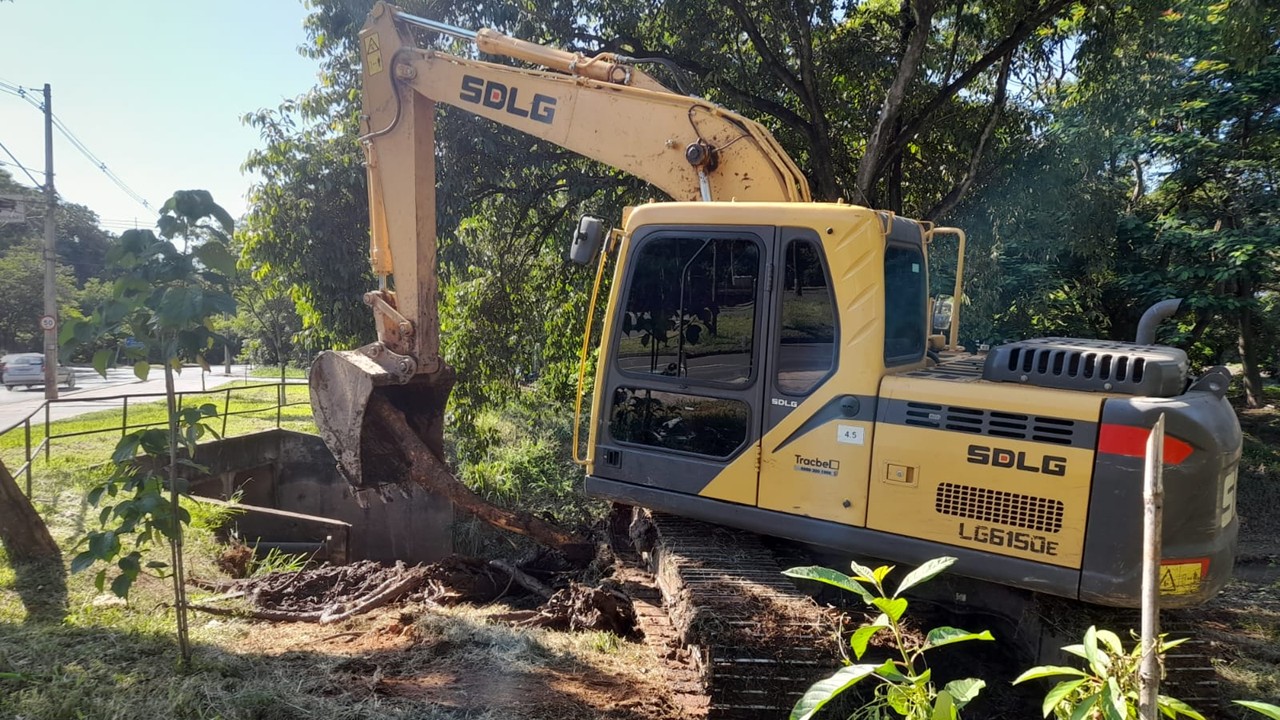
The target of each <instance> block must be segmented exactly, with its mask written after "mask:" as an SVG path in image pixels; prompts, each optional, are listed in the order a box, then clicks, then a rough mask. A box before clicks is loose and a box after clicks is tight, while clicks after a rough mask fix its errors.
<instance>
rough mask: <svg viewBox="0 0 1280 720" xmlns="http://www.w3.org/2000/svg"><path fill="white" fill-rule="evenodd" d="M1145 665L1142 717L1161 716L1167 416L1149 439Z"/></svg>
mask: <svg viewBox="0 0 1280 720" xmlns="http://www.w3.org/2000/svg"><path fill="white" fill-rule="evenodd" d="M1142 502H1143V518H1142V520H1143V522H1142V665H1141V667H1140V668H1139V670H1138V680H1139V691H1138V715H1139V717H1141V718H1142V720H1156V718H1157V717H1158V716H1159V709H1158V706H1157V700H1158V698H1159V695H1160V654H1159V652H1158V645H1159V642H1160V639H1159V635H1160V539H1161V523H1162V520H1163V518H1162V515H1163V512H1164V413H1161V414H1160V416H1159V417H1158V418H1156V424H1155V426H1154V427H1152V428H1151V435H1150V436H1149V437H1148V438H1147V454H1146V462H1145V463H1144V465H1143V472H1142Z"/></svg>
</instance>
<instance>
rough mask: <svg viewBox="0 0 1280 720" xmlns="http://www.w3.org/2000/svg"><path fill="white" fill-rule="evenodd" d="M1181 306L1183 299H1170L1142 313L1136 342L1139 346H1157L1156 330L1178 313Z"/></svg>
mask: <svg viewBox="0 0 1280 720" xmlns="http://www.w3.org/2000/svg"><path fill="white" fill-rule="evenodd" d="M1181 305H1182V298H1170V299H1168V300H1161V301H1160V302H1158V303H1156V304H1155V305H1152V306H1151V307H1149V308H1147V311H1146V312H1144V313H1142V319H1141V320H1139V321H1138V336H1137V337H1136V338H1135V339H1134V342H1136V343H1137V344H1139V345H1155V344H1156V328H1157V327H1159V325H1160V323H1162V322H1164V321H1165V320H1167V319H1169V318H1170V317H1171V316H1172V315H1173V314H1174V313H1176V312H1178V308H1179V307H1181Z"/></svg>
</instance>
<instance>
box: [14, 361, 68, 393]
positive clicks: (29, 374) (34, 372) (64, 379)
mask: <svg viewBox="0 0 1280 720" xmlns="http://www.w3.org/2000/svg"><path fill="white" fill-rule="evenodd" d="M58 384H59V385H66V386H67V388H68V389H70V388H73V387H75V386H76V371H75V370H72V369H71V368H69V367H67V366H65V365H59V366H58ZM19 385H25V386H26V387H29V388H30V387H35V386H37V385H44V355H41V354H40V353H21V354H19V355H6V356H5V357H4V386H5V387H6V388H8V389H10V390H12V389H14V388H15V387H17V386H19Z"/></svg>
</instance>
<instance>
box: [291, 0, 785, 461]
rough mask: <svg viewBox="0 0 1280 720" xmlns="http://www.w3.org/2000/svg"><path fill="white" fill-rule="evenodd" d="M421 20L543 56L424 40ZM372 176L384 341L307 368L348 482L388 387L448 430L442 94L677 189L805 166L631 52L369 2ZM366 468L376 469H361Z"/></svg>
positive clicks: (717, 189) (723, 187)
mask: <svg viewBox="0 0 1280 720" xmlns="http://www.w3.org/2000/svg"><path fill="white" fill-rule="evenodd" d="M421 30H427V31H431V32H436V33H442V34H445V35H448V36H452V37H456V38H461V39H463V40H468V41H472V42H474V43H475V44H476V46H477V47H478V48H479V49H480V50H482V51H484V52H488V53H491V54H496V55H501V56H505V57H508V58H512V59H516V60H521V61H524V62H529V63H535V64H538V65H540V66H542V68H545V69H522V68H517V67H512V66H509V65H502V64H497V63H491V62H485V61H482V60H477V59H472V58H465V57H459V56H455V55H450V54H447V53H443V52H439V51H434V50H427V49H423V48H421V47H419V45H418V43H417V40H416V37H415V33H416V32H419V31H421ZM360 52H361V55H362V61H363V62H362V65H363V67H362V74H361V78H362V84H363V96H362V97H363V106H362V109H363V112H362V116H361V122H362V125H363V132H364V134H363V135H362V136H361V142H362V144H363V146H364V150H365V154H366V159H367V167H368V176H369V213H370V244H371V247H370V258H371V261H372V264H373V269H374V272H375V274H376V275H377V276H378V278H379V287H378V289H376V290H373V291H371V292H369V293H366V295H365V302H366V303H367V304H368V305H369V306H370V308H371V309H372V310H373V314H374V318H375V325H376V328H377V334H378V340H377V342H374V343H371V344H370V345H366V346H364V347H362V348H359V349H358V350H352V351H326V352H324V353H321V355H320V356H319V357H318V358H317V360H316V363H315V366H314V368H313V371H312V375H311V377H312V380H311V385H312V394H311V397H312V408H313V410H314V411H315V415H316V421H317V425H318V426H319V428H320V432H321V435H322V436H323V437H324V438H325V441H326V443H327V444H328V445H329V448H330V449H331V450H332V451H333V453H334V456H335V457H336V458H337V459H338V464H339V467H340V468H341V469H342V470H343V473H344V474H345V475H346V477H347V479H348V480H349V481H350V482H352V483H353V484H354V485H357V486H362V485H370V484H378V483H380V482H381V477H382V476H388V477H390V476H393V475H394V474H395V472H396V468H391V467H382V466H379V465H377V463H383V462H386V461H385V460H384V459H383V456H386V455H394V453H386V452H383V451H385V450H386V449H387V448H379V447H377V446H376V443H377V439H376V438H372V437H370V436H369V435H370V433H368V432H367V431H366V428H365V421H364V411H365V408H366V406H367V404H368V401H369V398H370V397H371V396H372V395H373V394H374V393H383V394H385V395H386V396H387V397H388V398H389V399H390V400H391V401H392V403H393V404H394V405H396V406H397V407H398V408H399V409H401V410H402V411H405V412H406V414H408V415H409V416H410V417H411V418H412V419H413V421H414V422H413V424H414V425H415V429H416V430H418V432H419V434H420V435H421V436H422V438H423V440H424V441H425V442H426V443H427V444H428V446H430V447H432V448H433V449H437V450H438V449H439V448H440V447H441V445H442V442H443V413H444V404H445V402H446V401H447V399H448V395H449V391H450V388H451V387H452V383H453V375H452V371H451V370H450V369H449V368H448V366H447V365H446V364H445V363H444V362H443V361H442V360H441V358H440V354H439V346H440V342H439V335H440V331H439V316H438V312H437V307H436V296H437V293H438V285H437V276H436V203H435V187H436V175H435V105H436V103H445V104H447V105H451V106H453V107H457V108H459V109H461V110H464V111H466V112H469V113H472V114H475V115H478V116H481V117H485V118H488V119H490V120H492V121H494V122H497V123H499V124H501V125H505V126H507V127H511V128H514V129H516V130H520V131H522V132H525V133H528V134H529V135H532V136H534V137H536V138H540V139H542V140H545V141H547V142H550V143H554V144H555V145H558V146H560V147H563V148H566V149H568V150H571V151H573V152H575V153H577V154H579V155H581V156H583V157H587V158H590V159H593V160H597V161H599V162H601V163H604V164H605V165H608V166H610V167H613V168H617V169H619V170H623V171H626V172H628V173H631V174H633V175H635V176H636V177H639V178H641V179H643V180H645V181H647V182H649V183H651V184H652V185H654V186H655V187H657V188H658V189H659V190H661V191H662V192H664V193H666V194H667V195H669V196H671V198H672V199H675V200H704V201H709V200H737V201H742V202H746V201H774V202H807V201H809V200H810V199H811V198H810V194H809V187H808V183H807V182H806V180H805V178H804V175H803V174H802V173H801V172H800V170H799V168H798V167H796V165H795V163H794V162H792V160H791V159H790V158H789V157H788V156H787V154H786V152H785V151H783V149H782V147H781V146H780V145H779V144H778V142H777V141H776V140H775V139H774V138H773V136H772V135H771V134H770V133H769V131H768V130H767V129H766V128H765V127H764V126H762V125H760V124H759V123H756V122H754V121H752V120H749V119H747V118H744V117H742V116H740V115H737V114H736V113H733V112H730V111H728V110H725V109H723V108H720V107H718V106H716V105H714V104H713V103H710V102H707V101H705V100H701V99H699V98H694V97H689V96H686V95H681V94H678V93H674V92H671V91H670V90H668V89H667V88H666V87H665V86H663V85H662V84H661V83H660V82H658V81H657V80H655V79H654V78H652V77H651V76H649V75H647V74H645V73H644V72H642V71H640V70H638V69H636V68H635V67H634V65H633V64H632V62H631V61H630V60H629V59H627V58H624V57H622V56H618V55H613V54H609V53H604V54H601V55H597V56H594V57H586V56H584V55H582V54H579V53H570V52H566V51H563V50H558V49H554V48H547V47H544V46H541V45H537V44H535V43H530V42H526V41H522V40H517V39H514V38H510V37H507V36H505V35H502V34H501V33H498V32H496V31H493V30H488V29H484V30H479V31H476V32H472V31H469V30H465V29H462V28H457V27H453V26H451V25H447V24H444V23H438V22H435V21H431V20H427V19H424V18H420V17H416V16H413V15H409V14H407V13H404V12H402V11H400V10H399V9H398V8H395V7H393V6H391V5H388V4H386V3H383V2H379V3H378V4H376V5H375V6H374V8H373V10H372V11H371V13H370V15H369V18H368V20H367V22H366V24H365V27H364V28H363V29H362V30H361V32H360ZM367 476H372V477H367Z"/></svg>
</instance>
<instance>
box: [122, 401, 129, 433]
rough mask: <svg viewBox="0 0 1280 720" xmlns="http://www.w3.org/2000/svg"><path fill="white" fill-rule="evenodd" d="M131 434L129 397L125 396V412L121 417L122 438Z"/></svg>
mask: <svg viewBox="0 0 1280 720" xmlns="http://www.w3.org/2000/svg"><path fill="white" fill-rule="evenodd" d="M128 434H129V396H128V395H125V396H124V412H123V413H121V415H120V437H124V436H125V435H128Z"/></svg>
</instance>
